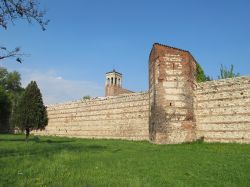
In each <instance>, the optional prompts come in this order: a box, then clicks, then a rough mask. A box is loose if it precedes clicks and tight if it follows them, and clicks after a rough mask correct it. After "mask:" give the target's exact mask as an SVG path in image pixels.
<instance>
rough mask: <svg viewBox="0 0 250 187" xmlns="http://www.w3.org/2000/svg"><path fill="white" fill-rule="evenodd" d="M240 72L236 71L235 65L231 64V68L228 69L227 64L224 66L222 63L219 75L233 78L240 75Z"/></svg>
mask: <svg viewBox="0 0 250 187" xmlns="http://www.w3.org/2000/svg"><path fill="white" fill-rule="evenodd" d="M239 76H240V74H239V73H234V66H233V64H231V67H230V70H228V69H227V67H226V66H223V65H222V64H221V66H220V76H218V79H226V78H233V77H239Z"/></svg>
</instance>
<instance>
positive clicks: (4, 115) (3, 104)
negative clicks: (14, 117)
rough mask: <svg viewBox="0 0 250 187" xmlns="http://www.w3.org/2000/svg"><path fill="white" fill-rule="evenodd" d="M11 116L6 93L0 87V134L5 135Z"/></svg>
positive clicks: (8, 128)
mask: <svg viewBox="0 0 250 187" xmlns="http://www.w3.org/2000/svg"><path fill="white" fill-rule="evenodd" d="M10 114H11V101H10V98H9V97H8V95H7V93H6V91H5V90H4V89H3V88H2V87H1V86H0V132H1V133H7V132H9V130H10V125H9V118H10Z"/></svg>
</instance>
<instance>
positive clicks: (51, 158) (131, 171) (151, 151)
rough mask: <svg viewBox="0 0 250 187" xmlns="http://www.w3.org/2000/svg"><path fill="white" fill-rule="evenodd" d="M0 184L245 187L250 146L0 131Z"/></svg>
mask: <svg viewBox="0 0 250 187" xmlns="http://www.w3.org/2000/svg"><path fill="white" fill-rule="evenodd" d="M0 186H60V187H61V186H72V187H73V186H118V187H119V186H143V187H144V186H192V187H193V186H250V145H240V144H207V143H192V144H181V145H153V144H150V143H148V142H133V141H122V140H87V139H76V138H58V137H39V138H36V137H31V139H30V141H29V142H27V143H26V142H25V141H24V135H0Z"/></svg>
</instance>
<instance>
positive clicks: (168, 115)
mask: <svg viewBox="0 0 250 187" xmlns="http://www.w3.org/2000/svg"><path fill="white" fill-rule="evenodd" d="M194 69H195V61H194V59H193V57H192V56H191V55H190V53H189V52H187V51H183V50H180V49H177V48H171V47H167V46H164V45H160V44H155V45H154V46H153V49H152V51H151V54H150V60H149V94H150V98H149V99H150V119H149V121H150V122H149V125H150V127H149V131H150V140H151V141H152V142H154V143H157V144H172V143H183V142H187V141H193V140H194V139H195V129H194V127H195V122H194V107H193V98H194V94H193V89H194V85H195V83H194V82H195V77H194V74H193V72H194Z"/></svg>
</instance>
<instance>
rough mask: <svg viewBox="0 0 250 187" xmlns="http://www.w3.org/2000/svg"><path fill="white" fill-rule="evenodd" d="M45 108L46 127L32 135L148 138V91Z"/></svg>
mask: <svg viewBox="0 0 250 187" xmlns="http://www.w3.org/2000/svg"><path fill="white" fill-rule="evenodd" d="M47 111H48V118H49V123H48V125H47V127H46V129H45V130H43V131H37V132H34V134H37V135H56V136H67V137H81V138H112V139H129V140H148V136H149V134H148V133H149V132H148V131H149V130H148V127H149V124H148V119H149V117H148V113H149V112H148V111H149V98H148V93H132V94H124V95H120V96H114V97H105V98H102V99H90V100H81V101H76V102H71V103H65V104H57V105H51V106H48V108H47Z"/></svg>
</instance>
